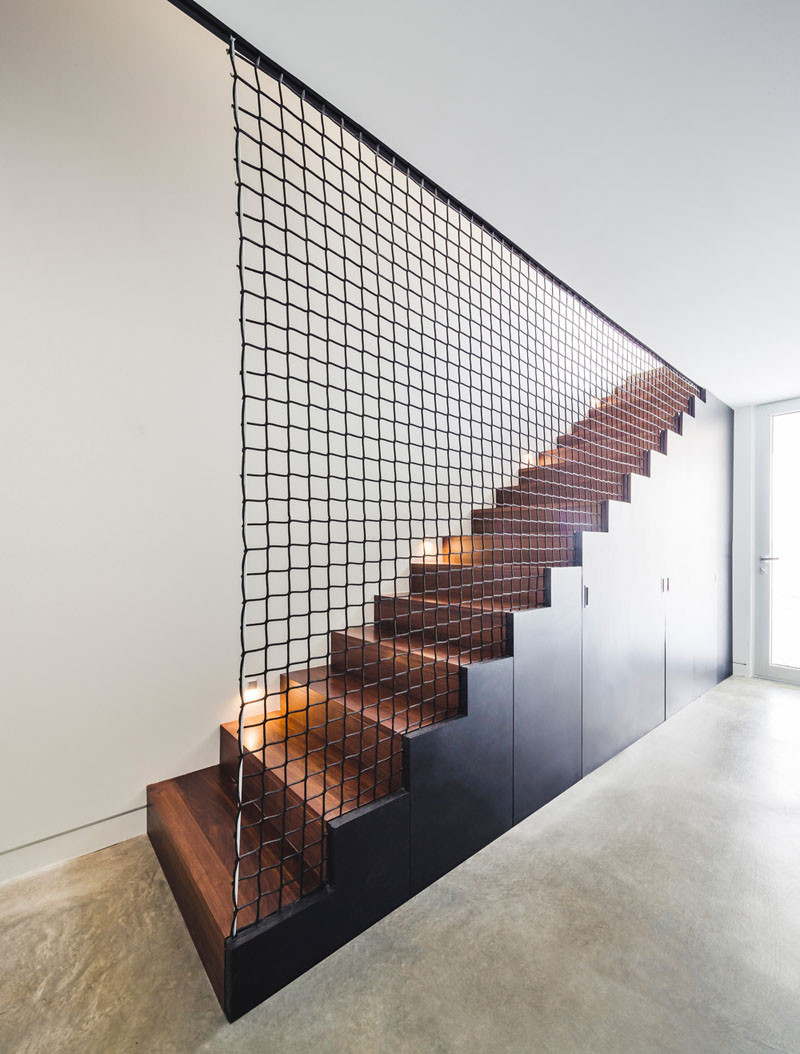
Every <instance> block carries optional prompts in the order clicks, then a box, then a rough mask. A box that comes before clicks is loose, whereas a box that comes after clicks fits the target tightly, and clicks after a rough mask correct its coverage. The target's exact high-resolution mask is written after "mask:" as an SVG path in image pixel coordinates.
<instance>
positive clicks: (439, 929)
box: [0, 679, 800, 1054]
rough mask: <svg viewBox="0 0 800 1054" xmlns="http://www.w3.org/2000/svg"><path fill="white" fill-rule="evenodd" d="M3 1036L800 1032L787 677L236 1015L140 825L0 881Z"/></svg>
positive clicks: (277, 1049) (597, 1044)
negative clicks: (137, 834)
mask: <svg viewBox="0 0 800 1054" xmlns="http://www.w3.org/2000/svg"><path fill="white" fill-rule="evenodd" d="M0 927H1V929H0V1051H2V1052H3V1054H11V1052H17V1051H25V1052H40V1051H41V1052H47V1054H54V1052H59V1054H60V1052H72V1051H75V1052H81V1054H93V1052H95V1051H98V1052H103V1054H106V1052H117V1051H120V1052H127V1051H138V1052H146V1054H153V1052H157V1054H160V1052H166V1051H176V1052H183V1051H187V1052H188V1051H214V1052H217V1051H219V1052H223V1051H235V1052H237V1054H243V1052H250V1051H259V1052H261V1051H263V1052H270V1054H284V1052H285V1054H288V1052H300V1051H302V1052H308V1051H314V1052H318V1054H334V1052H345V1051H346V1052H348V1054H359V1052H367V1054H376V1052H384V1051H385V1052H392V1054H399V1052H405V1051H419V1052H425V1054H428V1052H436V1054H439V1052H441V1054H444V1052H451V1051H467V1052H473V1051H474V1052H495V1051H526V1052H528V1051H530V1052H538V1051H546V1052H549V1051H553V1052H562V1051H564V1052H572V1051H575V1052H590V1054H596V1052H606V1051H608V1052H614V1054H620V1052H645V1051H680V1052H688V1054H700V1052H702V1054H705V1052H711V1051H720V1052H725V1054H729V1052H739V1051H753V1052H755V1051H800V690H798V689H794V688H791V687H786V686H781V685H775V684H770V683H767V682H764V681H745V680H741V679H737V680H730V681H727V682H726V683H725V684H723V685H721V686H719V687H718V688H716V689H715V690H714V691H713V692H711V693H709V694H708V695H707V696H705V697H704V698H703V699H701V700H698V701H697V702H696V703H693V704H692V705H691V706H690V707H688V708H687V709H686V710H685V711H683V712H682V713H681V714H679V715H678V716H677V717H675V718H673V719H672V720H671V721H669V722H667V723H666V724H665V725H663V726H661V727H660V728H659V729H657V730H656V731H655V732H653V733H651V735H649V736H647V737H646V738H645V739H643V740H641V741H640V742H639V743H637V744H635V745H634V746H633V747H631V748H630V749H629V750H627V751H625V752H624V753H623V754H622V755H620V756H619V757H618V758H615V759H614V760H613V761H611V762H610V763H609V764H608V765H606V766H604V767H603V768H602V769H600V770H598V771H597V772H596V773H594V774H592V775H591V776H589V777H588V778H587V779H586V780H584V781H583V782H582V783H581V784H579V785H578V786H577V787H574V788H573V789H572V790H570V791H568V792H567V793H566V794H564V795H562V796H561V797H560V798H559V799H558V800H557V801H555V802H553V803H552V804H551V805H549V806H547V807H546V808H545V809H543V810H541V811H540V812H539V813H537V814H536V815H535V816H533V817H531V818H530V819H529V820H527V821H526V822H525V823H523V824H521V825H519V826H518V827H516V828H515V829H514V830H513V831H511V832H509V833H508V834H507V835H505V836H504V837H503V838H501V839H500V840H499V841H497V842H495V843H494V844H493V845H491V846H489V847H488V848H487V849H485V850H484V851H483V852H482V853H479V854H478V855H477V856H476V857H473V858H472V860H470V861H468V862H467V863H466V864H464V865H463V866H462V867H460V868H458V869H457V870H456V871H454V872H452V873H451V874H450V875H448V876H446V877H445V878H444V879H443V880H442V881H440V882H438V883H437V884H436V885H435V886H432V887H431V888H430V889H428V890H426V891H425V892H424V893H422V894H421V895H420V896H418V897H416V898H415V899H414V900H412V901H410V902H409V903H408V904H406V905H404V906H403V907H402V908H401V909H400V910H398V911H397V912H395V913H394V914H393V915H392V916H390V917H389V918H387V919H385V920H383V921H382V922H381V923H379V924H378V925H377V926H375V927H373V928H372V929H371V930H370V931H368V932H367V933H365V934H363V935H362V936H361V937H360V938H358V939H357V940H355V941H354V942H353V943H352V944H350V945H349V946H348V947H346V948H343V949H342V950H341V951H340V952H338V953H337V954H336V955H334V956H332V957H331V958H330V959H328V960H327V961H325V962H324V963H321V964H320V965H319V966H318V967H316V969H314V970H312V971H311V972H310V973H308V974H306V975H305V976H304V977H302V978H300V979H299V980H298V981H296V982H295V983H294V984H293V985H291V986H289V987H288V988H286V989H284V990H283V991H282V992H280V993H278V995H276V996H274V997H273V998H272V999H271V1000H270V1001H269V1002H268V1003H266V1004H264V1005H262V1006H261V1007H259V1008H257V1009H256V1010H254V1011H253V1012H252V1013H251V1014H249V1015H248V1016H247V1017H245V1018H243V1019H242V1020H240V1021H238V1022H237V1023H236V1024H234V1025H228V1024H227V1023H226V1021H225V1020H224V1018H223V1017H222V1014H221V1012H220V1010H219V1008H218V1005H217V1002H216V1000H215V998H214V996H213V994H212V992H211V988H210V987H209V985H208V983H207V981H206V979H205V975H204V974H203V971H202V969H201V967H200V964H199V962H198V960H197V958H196V956H195V953H194V949H193V947H192V944H191V942H190V940H189V937H188V936H187V933H186V931H185V929H184V927H183V923H182V921H181V918H180V915H179V914H178V911H177V908H176V907H175V905H174V903H173V901H172V898H171V896H170V893H169V890H168V888H167V885H166V883H165V881H164V879H163V878H162V876H161V873H160V871H159V868H158V866H157V863H156V860H155V857H154V856H153V854H152V852H151V850H150V848H149V846H148V843H147V841H146V840H145V839H144V838H137V839H134V840H133V841H130V842H126V843H123V844H121V845H119V846H115V847H114V848H112V849H108V850H105V851H103V852H101V853H96V854H94V855H93V856H88V857H83V858H82V859H80V860H77V861H74V862H72V863H68V864H64V865H61V866H59V867H56V868H52V869H50V870H48V871H44V872H40V873H39V874H37V875H35V876H29V877H28V878H25V879H21V880H17V881H15V882H12V883H7V884H6V885H4V886H0Z"/></svg>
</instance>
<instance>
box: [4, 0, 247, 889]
mask: <svg viewBox="0 0 800 1054" xmlns="http://www.w3.org/2000/svg"><path fill="white" fill-rule="evenodd" d="M2 28H3V32H2V35H1V36H0V108H2V116H1V118H0V119H1V120H2V130H1V134H2V153H3V164H2V189H1V190H0V209H2V216H0V229H2V232H3V233H2V254H1V264H2V277H1V278H0V287H1V288H2V295H3V301H4V308H3V317H2V327H3V328H2V334H1V335H0V346H1V347H2V357H3V361H2V372H1V373H0V460H2V469H1V470H0V474H1V476H2V481H3V515H2V527H1V528H0V530H2V545H0V581H2V607H1V608H0V651H1V652H2V655H1V657H0V702H1V704H2V733H1V734H0V774H1V775H0V781H1V782H0V849H1V850H3V852H4V855H2V856H0V876H5V875H8V874H13V873H15V872H21V871H24V870H27V869H29V868H31V867H34V866H39V865H41V864H44V863H47V862H49V861H51V860H55V859H59V858H63V857H64V856H68V855H73V854H75V853H79V852H85V851H88V850H89V849H94V848H97V847H99V846H100V845H103V844H108V843H109V842H112V841H114V840H116V839H118V838H120V837H126V836H128V835H130V834H133V833H136V832H137V831H140V830H143V829H144V809H143V806H144V800H145V799H144V792H145V786H146V784H147V783H148V782H151V781H154V780H159V779H162V778H166V777H168V776H172V775H175V774H177V773H180V772H185V771H187V770H191V769H193V768H197V767H199V766H202V765H205V764H211V763H213V762H214V761H215V760H216V750H217V742H216V727H217V724H218V722H219V721H220V720H221V719H229V718H230V717H231V716H233V714H234V712H235V693H236V688H237V670H238V651H239V647H238V620H239V578H238V575H239V559H240V535H239V504H238V503H239V483H238V472H239V381H238V374H237V371H238V359H239V337H238V327H237V322H236V319H237V311H238V296H237V289H238V286H237V276H236V271H235V266H234V264H235V253H236V242H235V227H234V222H233V211H234V195H233V163H232V152H233V139H232V133H231V117H230V98H229V88H228V70H227V58H226V55H225V52H224V48H223V47H222V45H221V44H220V43H219V42H218V41H216V40H214V39H213V38H212V37H211V36H210V35H208V34H207V33H206V32H204V31H203V30H201V29H200V28H199V27H197V26H196V25H194V23H192V22H190V21H189V20H188V19H187V18H186V17H185V16H184V15H182V14H181V13H180V12H178V11H177V10H176V9H175V8H173V7H172V6H171V5H170V4H168V3H166V0H141V2H139V3H136V4H126V3H124V2H123V0H70V3H69V4H65V3H63V2H61V0H26V2H25V3H19V2H18V3H14V4H7V5H5V6H4V11H3V27H2ZM120 814H123V815H120ZM108 817H118V818H117V819H114V820H107V819H106V818H108ZM104 820H105V822H102V821H104ZM85 825H89V826H85ZM76 828H78V830H73V833H71V834H70V835H68V836H63V837H55V836H58V835H59V833H60V832H64V831H67V830H72V829H76ZM43 840H44V841H43ZM27 843H37V844H35V845H32V846H30V847H29V848H28V849H23V850H17V851H14V850H15V847H18V846H21V845H25V844H27Z"/></svg>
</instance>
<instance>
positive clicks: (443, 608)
mask: <svg viewBox="0 0 800 1054" xmlns="http://www.w3.org/2000/svg"><path fill="white" fill-rule="evenodd" d="M375 623H376V625H377V626H378V628H379V631H380V633H381V636H384V637H389V636H397V635H400V634H408V633H415V634H420V635H421V636H422V637H423V638H424V640H425V641H426V642H430V643H440V642H442V641H450V642H457V646H458V648H459V650H462V651H472V650H473V649H478V648H479V649H481V651H483V650H484V649H488V650H489V651H490V652H491V654H492V657H494V658H499V657H500V656H502V655H503V654H504V652H505V639H506V613H505V612H504V611H503V610H493V609H492V608H484V607H483V606H482V605H481V604H480V603H479V602H478V603H475V604H471V603H469V602H468V601H465V600H464V599H463V598H461V597H460V596H457V597H455V598H454V599H453V600H452V601H451V600H450V599H449V598H448V597H444V598H441V599H440V598H439V597H438V596H437V595H436V594H435V593H430V594H426V593H407V594H397V595H393V596H378V597H375Z"/></svg>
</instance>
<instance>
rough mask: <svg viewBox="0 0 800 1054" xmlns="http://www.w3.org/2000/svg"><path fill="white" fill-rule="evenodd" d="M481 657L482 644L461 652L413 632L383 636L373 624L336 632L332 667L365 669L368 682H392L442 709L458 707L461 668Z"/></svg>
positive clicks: (397, 689) (363, 673) (400, 690)
mask: <svg viewBox="0 0 800 1054" xmlns="http://www.w3.org/2000/svg"><path fill="white" fill-rule="evenodd" d="M479 657H480V650H479V649H476V650H475V651H471V652H459V651H458V650H457V649H455V648H450V647H448V645H446V644H443V645H432V644H429V643H427V642H426V641H425V640H424V639H423V638H422V637H421V636H419V635H412V634H409V636H407V637H391V638H386V637H381V636H380V633H379V631H378V630H377V629H375V628H374V627H361V628H359V629H349V630H343V631H334V632H333V633H331V669H332V670H334V671H335V672H336V673H338V674H343V673H346V672H347V673H350V674H360V676H361V677H362V679H363V683H364V684H365V685H366V686H374V685H377V684H379V683H386V682H388V683H390V684H391V685H392V686H393V688H394V691H395V694H399V693H403V694H404V693H407V694H408V695H409V696H410V697H411V698H412V699H413V700H414V701H426V700H428V701H430V700H433V701H435V704H436V707H437V710H449V709H453V707H457V706H458V693H459V675H458V671H459V668H460V667H461V666H462V665H463V664H465V663H468V662H471V661H473V660H476V659H478V658H479Z"/></svg>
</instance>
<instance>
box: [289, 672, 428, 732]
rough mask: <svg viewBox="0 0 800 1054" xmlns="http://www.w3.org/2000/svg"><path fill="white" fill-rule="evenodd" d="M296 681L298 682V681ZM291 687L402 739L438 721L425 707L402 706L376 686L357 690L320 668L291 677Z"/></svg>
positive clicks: (416, 705)
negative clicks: (303, 690) (339, 706)
mask: <svg viewBox="0 0 800 1054" xmlns="http://www.w3.org/2000/svg"><path fill="white" fill-rule="evenodd" d="M295 677H296V680H295ZM290 683H292V684H294V685H295V686H298V687H299V686H304V687H306V688H307V689H308V691H309V693H311V694H312V695H313V696H315V697H316V698H317V700H318V701H319V702H338V703H341V705H342V706H344V707H345V708H346V709H347V710H348V711H349V712H350V713H352V714H355V715H359V716H363V717H364V719H365V720H366V721H368V722H371V723H374V724H378V725H381V726H382V727H383V728H384V729H385V730H386V732H387V734H389V733H393V734H399V735H402V734H403V733H405V732H408V731H409V730H410V729H412V728H421V727H422V726H423V725H429V724H433V723H434V721H435V720H436V719H437V715H436V714H435V711H434V708H433V707H432V706H430V705H426V704H424V703H412V704H409V702H408V700H407V699H406V700H405V701H403V699H402V698H401V700H400V702H399V703H398V700H397V698H396V697H394V696H391V695H386V694H384V695H381V693H380V692H379V690H378V687H377V686H369V687H364V686H363V685H362V686H360V687H356V688H354V687H353V686H352V684H350V685H348V683H347V680H346V678H345V677H343V676H341V675H340V674H337V673H335V672H333V671H331V670H329V669H328V667H327V666H323V667H317V668H314V669H312V670H309V671H299V672H298V673H297V674H296V675H295V674H291V675H290Z"/></svg>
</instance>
